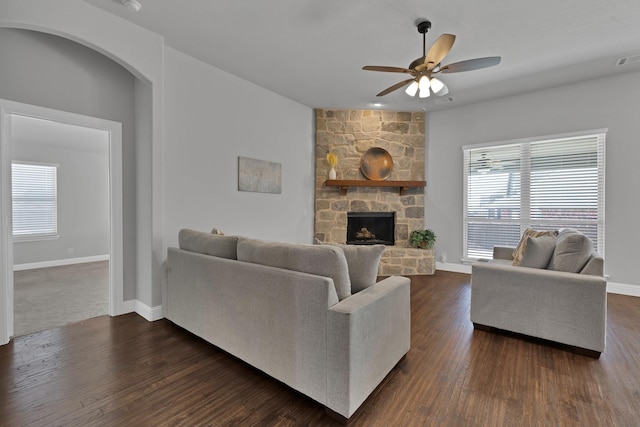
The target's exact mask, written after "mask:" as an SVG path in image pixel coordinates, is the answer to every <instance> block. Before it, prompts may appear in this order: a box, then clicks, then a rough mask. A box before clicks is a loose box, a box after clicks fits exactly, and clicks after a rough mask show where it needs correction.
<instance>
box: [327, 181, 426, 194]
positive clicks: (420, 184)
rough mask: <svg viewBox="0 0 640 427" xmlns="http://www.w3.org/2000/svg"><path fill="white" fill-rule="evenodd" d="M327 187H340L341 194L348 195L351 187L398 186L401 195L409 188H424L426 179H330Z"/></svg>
mask: <svg viewBox="0 0 640 427" xmlns="http://www.w3.org/2000/svg"><path fill="white" fill-rule="evenodd" d="M324 185H325V186H327V187H339V188H340V195H341V196H346V195H347V190H348V189H349V187H398V188H399V192H400V195H401V196H404V194H405V193H406V191H407V189H408V188H424V187H425V186H426V185H427V182H426V181H368V180H364V179H328V180H326V181H325V182H324Z"/></svg>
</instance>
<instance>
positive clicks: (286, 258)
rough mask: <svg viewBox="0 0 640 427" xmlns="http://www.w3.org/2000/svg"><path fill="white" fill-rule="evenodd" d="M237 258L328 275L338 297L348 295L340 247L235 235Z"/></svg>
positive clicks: (349, 286) (347, 279) (341, 297)
mask: <svg viewBox="0 0 640 427" xmlns="http://www.w3.org/2000/svg"><path fill="white" fill-rule="evenodd" d="M238 260H239V261H245V262H252V263H254V264H262V265H269V266H271V267H279V268H285V269H287V270H294V271H300V272H303V273H310V274H315V275H318V276H324V277H330V278H331V279H333V284H334V286H335V287H336V293H337V294H338V299H339V300H343V299H345V298H347V297H348V296H350V295H351V281H350V280H349V270H348V267H347V260H346V258H345V255H344V251H343V250H342V249H340V248H336V247H334V246H329V245H304V244H293V243H282V242H268V241H264V240H256V239H248V238H244V237H241V238H239V239H238Z"/></svg>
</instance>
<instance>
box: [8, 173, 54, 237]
mask: <svg viewBox="0 0 640 427" xmlns="http://www.w3.org/2000/svg"><path fill="white" fill-rule="evenodd" d="M57 172H58V166H57V165H45V164H34V163H22V162H13V163H12V164H11V191H12V199H13V237H14V239H16V240H28V239H32V238H36V239H40V238H54V237H57V234H58V214H57V211H58V200H57V193H58V191H57Z"/></svg>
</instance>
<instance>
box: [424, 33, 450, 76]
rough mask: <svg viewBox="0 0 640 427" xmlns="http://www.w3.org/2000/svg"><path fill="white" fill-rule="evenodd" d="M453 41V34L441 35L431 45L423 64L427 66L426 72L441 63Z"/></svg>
mask: <svg viewBox="0 0 640 427" xmlns="http://www.w3.org/2000/svg"><path fill="white" fill-rule="evenodd" d="M455 41H456V36H454V35H453V34H443V35H441V36H440V37H438V40H436V41H435V42H434V43H433V45H432V46H431V48H430V49H429V52H427V55H426V56H425V58H424V63H425V65H426V66H427V70H429V71H431V70H433V68H434V67H435V66H436V65H438V64H439V63H441V62H442V60H443V59H444V57H445V56H447V54H448V53H449V51H450V50H451V47H452V46H453V43H454V42H455Z"/></svg>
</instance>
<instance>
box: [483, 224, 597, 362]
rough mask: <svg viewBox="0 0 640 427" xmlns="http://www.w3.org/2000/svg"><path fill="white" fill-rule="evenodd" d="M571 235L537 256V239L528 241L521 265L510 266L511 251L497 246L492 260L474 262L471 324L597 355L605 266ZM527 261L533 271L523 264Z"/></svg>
mask: <svg viewBox="0 0 640 427" xmlns="http://www.w3.org/2000/svg"><path fill="white" fill-rule="evenodd" d="M573 232H575V230H566V231H565V232H562V233H560V235H558V236H557V237H555V236H554V238H553V239H550V238H548V240H547V243H545V244H546V245H547V246H548V248H547V249H545V251H546V252H545V251H543V252H544V253H543V256H542V257H540V254H541V252H540V246H541V245H540V244H539V242H538V238H535V237H533V238H532V237H528V238H527V241H528V242H529V245H527V246H526V249H525V250H524V254H522V255H524V256H523V258H522V263H521V264H520V265H513V258H514V256H513V255H514V253H515V248H501V247H497V248H494V256H493V258H494V259H493V260H490V261H484V262H483V261H479V262H476V263H474V264H473V266H472V276H471V321H472V322H473V323H474V326H475V327H476V328H478V329H489V330H491V329H499V330H504V331H510V332H515V333H518V334H524V335H528V336H531V337H536V338H541V339H544V340H549V341H554V342H557V343H561V344H565V345H567V346H570V347H571V349H572V350H574V351H576V352H578V353H582V354H586V355H589V356H591V357H596V358H597V357H599V356H600V353H601V352H603V351H604V350H605V338H606V318H607V282H606V280H605V278H604V277H602V276H603V265H604V263H603V259H602V257H600V256H599V255H598V254H597V253H596V252H594V251H593V244H591V246H589V244H590V243H591V242H590V241H588V239H586V237H584V236H583V235H576V234H574V233H573ZM578 234H579V233H578ZM539 239H542V238H539ZM585 239H586V240H585ZM551 244H553V245H554V246H553V247H551V246H549V245H551ZM542 246H544V244H542ZM528 254H529V255H530V256H527V255H528ZM545 258H546V263H545ZM528 263H530V264H534V265H535V267H527V266H522V265H523V264H524V265H527V264H528ZM562 270H564V271H562Z"/></svg>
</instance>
